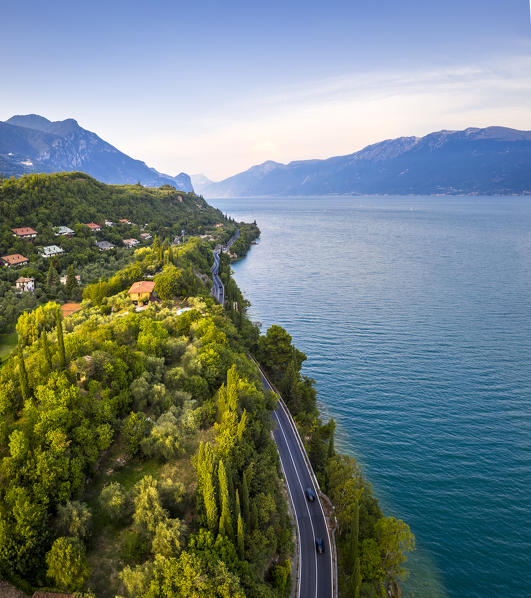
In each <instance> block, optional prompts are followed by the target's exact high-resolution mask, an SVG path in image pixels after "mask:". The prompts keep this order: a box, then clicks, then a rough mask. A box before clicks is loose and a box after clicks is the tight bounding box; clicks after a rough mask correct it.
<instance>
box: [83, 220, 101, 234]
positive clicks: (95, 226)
mask: <svg viewBox="0 0 531 598" xmlns="http://www.w3.org/2000/svg"><path fill="white" fill-rule="evenodd" d="M85 226H88V227H89V228H90V230H91V231H92V232H93V233H97V232H99V231H100V230H101V226H100V225H99V224H96V223H95V222H89V223H88V224H86V225H85Z"/></svg>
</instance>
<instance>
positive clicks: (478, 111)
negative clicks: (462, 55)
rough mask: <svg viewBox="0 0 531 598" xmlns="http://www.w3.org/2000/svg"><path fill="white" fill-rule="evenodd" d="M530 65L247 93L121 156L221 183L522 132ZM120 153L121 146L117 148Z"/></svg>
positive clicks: (397, 74)
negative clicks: (310, 163)
mask: <svg viewBox="0 0 531 598" xmlns="http://www.w3.org/2000/svg"><path fill="white" fill-rule="evenodd" d="M529 97H531V58H528V57H516V58H512V59H510V60H504V61H500V62H491V63H489V64H488V65H486V64H485V65H481V64H475V65H472V64H471V65H458V66H448V67H446V68H440V69H425V70H416V71H389V72H385V71H383V72H382V71H381V72H376V73H375V72H356V73H350V74H344V75H342V76H338V77H334V78H326V79H318V80H314V81H307V82H305V83H303V84H301V83H299V84H290V85H285V86H283V87H282V88H277V89H275V90H273V91H272V92H270V93H265V90H257V91H256V92H255V93H254V94H252V95H247V96H246V97H244V98H237V99H235V100H234V102H233V103H232V104H230V105H227V104H224V105H220V106H216V105H215V104H212V106H210V107H209V110H208V111H205V113H204V114H202V115H201V118H200V119H195V120H191V121H189V122H187V123H186V124H185V125H183V126H182V127H181V128H180V130H179V131H173V130H172V129H170V130H167V131H166V132H164V133H162V134H161V133H156V134H152V135H148V136H146V137H144V138H142V140H140V138H139V139H138V147H136V146H135V144H132V145H131V144H130V145H131V146H130V147H129V148H127V149H129V150H130V151H131V153H133V154H134V155H138V156H145V157H146V158H147V157H149V159H148V160H147V161H150V163H153V164H154V165H156V166H157V168H159V169H161V170H164V171H168V172H170V173H172V172H174V170H175V167H174V166H173V165H178V168H179V169H184V170H186V171H188V172H200V171H202V172H205V173H206V174H207V175H209V176H211V177H213V178H218V179H219V178H224V177H226V176H230V175H231V174H234V173H235V172H239V171H241V170H245V169H246V168H248V167H250V166H251V165H253V164H256V163H260V162H263V161H265V160H268V159H273V160H277V161H280V162H287V161H290V160H296V159H306V158H324V157H328V156H332V155H339V154H347V153H351V152H353V151H356V150H358V149H361V148H362V147H364V146H365V145H368V144H370V143H375V142H377V141H380V140H382V139H388V138H392V137H398V136H402V135H406V136H407V135H417V136H421V135H424V134H426V133H428V132H431V131H434V130H439V129H443V128H446V129H460V128H466V127H468V126H488V125H505V126H512V127H515V128H527V129H531V111H530V110H529ZM126 145H127V144H126Z"/></svg>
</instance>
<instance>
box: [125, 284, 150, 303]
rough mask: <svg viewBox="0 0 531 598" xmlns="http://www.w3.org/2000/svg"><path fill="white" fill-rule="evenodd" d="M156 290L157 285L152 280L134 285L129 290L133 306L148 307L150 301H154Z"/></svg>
mask: <svg viewBox="0 0 531 598" xmlns="http://www.w3.org/2000/svg"><path fill="white" fill-rule="evenodd" d="M154 289H155V283H154V282H153V281H152V280H141V281H139V282H135V283H133V285H132V286H131V288H130V289H129V297H130V298H131V301H132V302H133V305H138V304H142V305H147V304H148V303H149V302H150V301H153V300H154V298H155V297H154V295H153V290H154Z"/></svg>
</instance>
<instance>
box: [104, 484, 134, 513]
mask: <svg viewBox="0 0 531 598" xmlns="http://www.w3.org/2000/svg"><path fill="white" fill-rule="evenodd" d="M99 502H100V506H101V509H102V510H103V512H104V513H105V515H107V517H108V518H109V520H111V521H123V520H124V519H125V517H127V515H128V514H129V513H130V507H131V501H130V499H129V497H128V495H127V494H126V492H125V490H124V489H123V488H122V485H121V484H120V483H119V482H111V483H110V484H107V485H106V486H104V487H103V489H102V491H101V493H100V499H99Z"/></svg>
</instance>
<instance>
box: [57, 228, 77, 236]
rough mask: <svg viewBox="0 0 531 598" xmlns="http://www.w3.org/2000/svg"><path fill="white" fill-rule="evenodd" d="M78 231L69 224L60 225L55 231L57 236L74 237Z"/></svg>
mask: <svg viewBox="0 0 531 598" xmlns="http://www.w3.org/2000/svg"><path fill="white" fill-rule="evenodd" d="M75 234H76V233H75V232H74V231H73V230H72V229H71V228H70V227H68V226H59V227H57V229H56V231H55V236H56V237H73V236H74V235H75Z"/></svg>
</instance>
